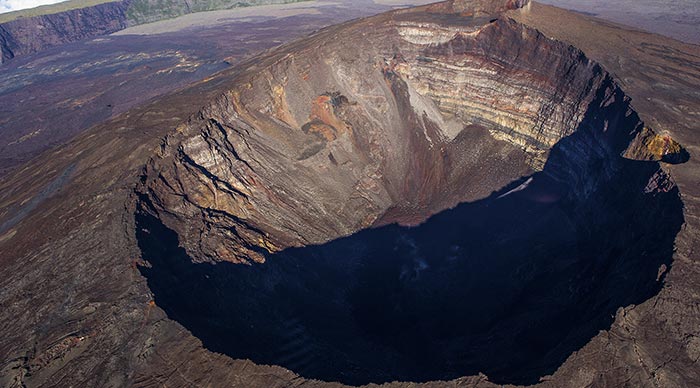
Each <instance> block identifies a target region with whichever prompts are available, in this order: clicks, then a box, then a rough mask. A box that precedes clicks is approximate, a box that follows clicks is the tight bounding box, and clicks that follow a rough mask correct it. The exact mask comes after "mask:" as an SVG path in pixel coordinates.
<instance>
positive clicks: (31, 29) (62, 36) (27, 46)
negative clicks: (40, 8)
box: [0, 1, 129, 63]
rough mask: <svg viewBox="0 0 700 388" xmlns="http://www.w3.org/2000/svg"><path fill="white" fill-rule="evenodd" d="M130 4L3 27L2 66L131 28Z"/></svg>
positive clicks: (24, 20)
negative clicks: (14, 59) (5, 63)
mask: <svg viewBox="0 0 700 388" xmlns="http://www.w3.org/2000/svg"><path fill="white" fill-rule="evenodd" d="M128 6H129V1H115V2H111V3H104V4H98V5H95V6H92V7H86V8H80V9H74V10H70V11H65V12H60V13H56V14H50V15H42V16H36V17H30V18H20V19H15V20H12V21H9V22H7V23H3V24H1V25H0V53H1V54H2V55H1V56H0V63H2V62H5V61H7V60H10V59H12V58H14V57H16V56H20V55H26V54H31V53H35V52H38V51H41V50H43V49H46V48H48V47H52V46H56V45H59V44H63V43H69V42H75V41H78V40H83V39H87V38H92V37H95V36H100V35H106V34H110V33H112V32H116V31H119V30H122V29H124V28H126V27H127V26H128V22H127V18H126V10H127V8H128Z"/></svg>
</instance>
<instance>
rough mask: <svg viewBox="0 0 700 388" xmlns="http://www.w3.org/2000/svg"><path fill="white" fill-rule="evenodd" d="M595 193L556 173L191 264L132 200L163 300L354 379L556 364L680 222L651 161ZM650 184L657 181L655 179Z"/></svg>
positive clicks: (520, 378)
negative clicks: (572, 193)
mask: <svg viewBox="0 0 700 388" xmlns="http://www.w3.org/2000/svg"><path fill="white" fill-rule="evenodd" d="M619 162H620V165H621V166H620V169H619V170H618V171H617V173H616V174H617V176H616V182H617V183H618V184H617V185H610V186H604V187H600V188H598V190H597V191H596V192H595V193H594V194H593V195H591V197H590V198H589V199H588V200H587V201H585V202H576V201H571V200H567V199H566V198H567V192H566V190H567V188H566V187H565V186H563V185H561V184H558V183H555V182H554V181H552V180H551V179H550V178H548V176H547V174H546V171H545V172H544V173H538V174H535V175H533V176H531V177H528V178H525V179H522V180H519V181H517V182H514V183H513V184H511V185H509V186H508V187H506V188H504V189H503V190H501V191H499V192H497V193H495V194H493V195H492V196H490V197H489V198H487V199H484V200H481V201H477V202H473V203H465V204H462V205H459V206H458V207H456V208H455V209H451V210H447V211H444V212H442V213H440V214H437V215H435V216H433V217H431V218H430V219H429V220H428V221H427V222H425V223H423V224H421V225H420V226H417V227H402V226H398V225H395V224H394V225H388V226H383V227H379V228H375V229H368V230H364V231H361V232H358V233H356V234H354V235H352V236H349V237H345V238H340V239H337V240H334V241H330V242H328V243H326V244H322V245H318V246H308V247H303V248H290V249H287V250H285V251H283V252H280V253H278V254H274V255H268V257H267V262H266V263H265V264H253V265H238V264H229V263H219V264H207V263H204V264H193V263H192V261H191V260H190V258H189V257H188V256H187V254H186V253H185V251H184V250H183V249H182V248H180V247H179V246H178V238H177V235H176V234H175V233H174V232H173V231H171V230H169V229H168V228H166V227H165V226H164V225H163V224H162V223H160V221H159V220H158V219H157V218H155V217H153V216H152V215H150V214H149V213H148V212H147V211H140V212H138V213H137V217H136V220H137V225H138V233H137V237H138V242H139V245H140V247H141V249H142V252H143V257H144V259H146V260H147V261H148V262H149V263H150V267H148V268H145V267H144V268H142V272H143V274H144V275H145V276H146V277H147V279H148V283H149V286H150V288H151V290H152V291H153V292H154V294H155V298H156V302H157V304H158V306H160V307H161V308H163V309H164V310H165V311H166V312H167V313H168V315H169V316H170V317H171V318H172V319H174V320H176V321H178V322H180V323H181V324H183V325H184V326H185V327H186V328H188V329H189V330H191V331H192V333H193V334H194V335H195V336H197V337H198V338H200V339H201V340H202V341H203V343H204V345H205V346H206V347H207V348H209V349H211V350H212V351H215V352H220V353H224V354H227V355H229V356H231V357H234V358H244V359H245V358H248V359H251V360H253V361H254V362H256V363H261V364H275V365H281V366H284V367H286V368H289V369H291V370H293V371H295V372H297V373H299V374H301V375H302V376H304V377H309V378H315V379H321V380H326V381H341V382H344V383H349V384H364V383H369V382H387V381H393V380H404V381H406V380H408V381H428V380H436V379H450V378H456V377H459V376H463V375H473V374H477V373H479V372H483V373H485V374H487V375H488V376H489V377H490V379H491V380H492V381H495V382H503V383H518V384H527V383H534V382H537V381H538V379H539V378H540V377H541V376H544V375H546V374H550V373H552V372H554V371H555V370H556V368H557V367H558V366H559V365H561V363H562V362H563V361H564V360H565V359H566V358H567V357H568V356H569V355H571V353H572V352H573V351H576V350H578V349H579V348H581V347H582V346H583V345H584V344H586V343H587V342H588V341H589V340H590V339H591V338H592V337H593V336H594V335H595V334H597V332H598V331H599V330H602V329H606V328H608V327H609V325H610V323H611V322H612V319H613V316H614V315H615V312H616V310H617V309H618V308H619V307H621V306H628V305H631V304H638V303H641V302H643V301H644V300H646V299H648V298H649V297H651V296H652V295H654V294H655V293H656V292H658V290H659V289H660V287H661V280H662V275H663V271H660V268H661V267H662V265H669V264H670V259H671V255H672V252H673V241H674V237H675V235H676V233H677V232H678V231H679V228H680V226H681V224H682V222H683V216H682V204H681V202H680V198H679V196H678V193H677V189H676V188H673V189H671V190H670V191H668V192H656V193H648V192H645V188H647V185H648V182H649V178H650V176H651V175H653V174H654V173H656V172H657V170H658V165H657V164H656V163H648V162H635V161H628V160H622V159H621V160H620V161H619ZM647 191H648V190H647Z"/></svg>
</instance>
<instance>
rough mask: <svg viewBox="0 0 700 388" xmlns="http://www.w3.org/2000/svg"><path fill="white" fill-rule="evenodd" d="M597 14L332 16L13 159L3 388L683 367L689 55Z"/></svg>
mask: <svg viewBox="0 0 700 388" xmlns="http://www.w3.org/2000/svg"><path fill="white" fill-rule="evenodd" d="M596 23H600V22H599V21H596V20H595V19H591V18H589V17H587V16H585V15H577V14H572V13H569V12H566V11H562V10H559V9H556V8H552V7H547V6H542V5H539V4H537V3H530V2H529V1H527V0H518V1H513V0H509V1H500V0H477V1H462V0H453V1H447V2H442V3H436V4H431V5H427V6H422V7H416V8H411V9H404V10H396V11H392V12H389V13H385V14H381V15H378V16H374V17H369V18H365V19H359V20H354V21H350V22H346V23H343V24H339V25H336V26H332V27H328V28H324V29H322V30H320V31H318V32H316V33H314V34H313V35H311V36H309V37H306V38H303V39H301V40H297V41H294V42H292V43H288V44H285V45H282V46H280V47H278V48H276V49H274V50H270V51H268V52H266V53H264V54H262V55H260V56H257V57H254V58H252V59H249V60H247V61H246V62H244V63H242V64H240V65H239V66H236V67H235V68H231V69H227V70H224V71H222V72H220V73H217V74H216V75H214V76H213V77H210V78H208V79H206V80H204V81H201V82H199V83H196V84H194V85H191V86H189V87H187V88H185V89H183V90H181V91H179V92H176V93H173V94H170V95H168V96H166V97H162V98H159V99H157V100H155V101H153V102H152V103H150V104H148V105H145V106H143V107H139V108H135V109H133V110H131V111H129V112H127V113H126V114H123V115H121V116H119V117H117V118H115V119H112V120H110V121H107V122H105V123H103V124H101V125H98V126H97V127H94V128H92V129H91V130H89V131H87V132H86V133H85V134H84V135H81V136H80V137H78V138H77V139H75V140H74V141H72V142H71V143H69V144H67V145H65V146H62V147H59V148H58V149H55V150H53V151H51V152H49V153H47V154H44V156H42V157H40V158H38V159H36V160H34V161H33V162H30V163H29V164H28V165H26V166H25V167H23V168H20V169H18V170H17V171H14V172H12V173H10V174H9V175H8V177H7V178H4V179H3V181H2V182H1V183H0V187H2V190H3V191H2V197H1V201H0V205H2V213H0V215H2V218H0V244H2V247H3V251H5V252H6V254H3V256H4V257H5V258H4V259H3V261H2V263H3V273H6V274H8V275H7V276H6V277H5V280H3V289H4V290H7V292H6V296H5V297H3V306H7V308H5V309H4V312H3V313H2V320H3V322H4V323H8V324H9V322H10V320H12V321H14V322H16V325H18V327H21V328H23V329H21V330H18V329H15V330H13V331H12V335H8V336H6V337H5V338H4V339H2V341H0V349H2V350H3V353H6V354H9V355H10V356H9V357H8V359H9V361H8V362H7V363H6V365H5V367H4V369H3V371H2V373H3V374H2V376H4V378H5V379H6V380H7V381H10V380H12V381H14V382H15V383H23V384H27V385H52V384H59V385H65V384H79V383H81V382H90V383H91V384H93V385H136V386H150V385H161V384H165V385H168V386H171V385H177V386H190V385H196V386H199V385H216V386H219V385H221V386H231V385H234V386H245V387H257V386H260V387H263V386H264V387H268V386H280V387H282V386H325V385H333V386H338V385H341V384H346V385H355V386H357V385H364V384H382V383H387V384H393V385H395V386H407V385H408V384H411V383H426V384H427V385H426V386H442V385H445V386H454V385H460V386H495V385H502V384H512V385H532V384H538V383H539V384H542V385H543V386H557V387H561V386H572V387H574V386H600V385H604V386H606V385H621V384H631V385H634V386H676V385H682V384H681V383H683V384H686V385H693V382H700V376H698V374H697V371H696V369H697V368H695V367H694V365H695V364H696V363H697V360H698V355H699V354H700V353H698V349H699V348H698V346H700V342H699V341H698V340H697V338H699V337H698V336H697V333H696V331H697V327H698V326H697V325H695V324H694V323H693V322H695V323H697V322H698V320H699V318H700V316H699V315H698V314H697V312H698V311H697V295H698V293H697V291H698V283H697V262H698V260H700V257H698V256H697V253H696V252H695V251H694V250H693V246H694V241H697V229H695V227H694V226H692V225H695V224H696V223H697V220H698V219H700V218H698V217H697V216H696V215H695V214H696V212H697V210H698V209H699V208H698V206H697V203H696V202H697V198H698V197H696V196H694V194H692V193H696V192H697V190H698V187H696V186H697V182H696V181H693V179H695V178H697V176H698V171H700V169H698V167H697V166H696V165H695V161H694V160H693V159H691V152H692V151H693V149H695V148H697V147H696V146H695V144H697V141H696V140H693V138H692V136H691V134H692V128H693V125H695V121H694V120H692V119H691V117H692V116H693V115H694V114H695V115H696V114H697V112H695V113H692V112H694V111H693V109H696V108H697V107H698V106H700V104H698V102H699V101H700V95H698V93H697V90H700V89H695V88H696V86H698V85H700V70H698V69H699V68H700V67H697V66H695V65H693V64H697V63H698V60H697V58H700V53H698V49H697V47H695V46H689V45H684V44H681V43H678V42H673V41H670V40H668V39H665V38H661V37H657V36H653V35H649V34H645V33H642V32H638V31H629V30H622V29H620V27H617V26H614V25H608V24H603V25H598V24H596ZM592 26H595V27H592ZM592 29H594V31H595V32H592V33H589V32H587V31H592ZM613 32H614V33H613ZM658 42H662V43H663V44H664V45H662V44H660V43H658ZM579 46H580V47H579ZM611 58H612V59H611ZM659 85H663V87H662V86H659ZM638 101H639V103H638ZM684 112H685V113H684ZM693 182H695V183H693ZM693 223H695V224H693ZM37 229H41V230H43V231H44V233H40V234H37ZM38 279H41V280H38ZM30 301H33V302H30ZM8 327H9V326H8ZM21 338H24V340H20V339H21ZM27 338H29V339H27ZM98 370H99V372H98ZM402 382H406V383H402ZM431 384H432V385H431Z"/></svg>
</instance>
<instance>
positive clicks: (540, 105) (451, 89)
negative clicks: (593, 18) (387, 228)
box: [144, 13, 644, 262]
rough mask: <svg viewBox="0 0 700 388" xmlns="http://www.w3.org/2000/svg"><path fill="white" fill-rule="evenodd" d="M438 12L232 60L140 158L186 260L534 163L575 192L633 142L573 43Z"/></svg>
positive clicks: (380, 218) (348, 220)
mask: <svg viewBox="0 0 700 388" xmlns="http://www.w3.org/2000/svg"><path fill="white" fill-rule="evenodd" d="M445 15H450V14H439V15H438V16H435V15H433V16H432V17H431V18H427V19H423V20H421V21H415V20H412V18H411V14H410V13H406V14H402V13H397V14H396V15H395V16H394V18H393V19H392V20H391V21H389V22H387V23H385V24H386V25H380V24H379V21H374V20H373V21H368V23H370V24H372V33H367V32H365V27H366V26H364V25H353V26H348V27H340V28H333V29H329V30H328V31H326V32H324V33H323V34H319V35H318V36H316V37H314V38H312V41H311V42H310V43H308V42H305V44H304V45H303V46H300V45H297V46H295V45H292V46H290V47H288V48H286V49H285V50H284V54H278V55H276V56H274V57H271V58H268V59H267V61H266V62H265V63H264V64H262V65H257V66H253V67H252V68H251V69H249V70H247V71H244V72H243V74H241V75H240V76H238V77H237V79H236V80H235V81H234V82H233V83H232V85H233V87H232V89H231V90H229V91H227V92H226V93H224V94H223V95H222V96H221V97H220V98H219V99H218V100H217V101H216V102H215V103H214V104H211V105H209V106H208V107H207V108H205V109H203V110H202V111H201V113H200V116H199V117H196V118H193V119H192V120H190V121H189V122H188V123H186V124H183V125H182V126H181V127H180V128H179V129H178V132H179V133H178V134H177V135H174V136H170V137H169V138H168V139H167V140H166V142H165V143H164V146H163V150H162V156H161V158H158V159H154V161H153V163H152V164H151V165H150V166H149V167H148V171H146V173H145V179H146V180H147V182H146V184H145V186H144V190H145V192H146V193H147V195H148V197H149V201H150V202H151V203H152V206H155V207H156V208H157V209H158V211H159V213H161V214H163V217H164V218H165V219H166V220H167V222H166V223H167V224H169V225H170V226H171V227H173V228H174V229H176V230H177V231H178V232H179V233H181V234H182V236H181V237H182V239H181V240H182V243H183V244H184V245H185V247H186V248H188V251H189V253H190V254H192V255H193V257H196V258H197V260H230V261H235V262H239V261H243V262H245V261H248V260H253V261H262V260H263V258H262V256H261V254H260V252H261V251H262V252H264V251H276V250H278V249H281V248H285V247H289V246H299V245H306V244H310V243H321V242H324V241H327V240H328V239H331V238H334V237H338V236H343V235H348V234H350V233H353V232H355V231H357V230H360V229H363V228H366V227H369V226H372V225H380V224H385V223H390V222H394V221H399V222H403V223H408V224H413V223H416V222H420V221H422V220H424V219H425V218H426V217H427V216H429V215H430V214H433V213H435V212H437V211H440V210H443V209H446V208H449V207H452V206H454V205H456V204H457V203H459V202H463V201H471V200H476V199H480V198H484V197H486V196H487V195H489V194H490V193H491V192H493V191H496V190H498V189H500V188H502V187H504V186H505V185H506V184H508V183H509V182H511V181H514V180H516V179H517V178H519V177H521V176H524V175H528V174H530V173H532V172H535V171H539V170H542V169H543V168H545V169H546V171H547V174H548V175H550V176H551V177H553V178H554V179H556V180H557V181H561V182H562V183H563V184H566V185H569V186H570V189H571V193H572V194H571V195H573V196H577V197H579V198H585V197H587V196H588V195H590V194H591V193H592V192H593V191H595V190H596V188H597V187H599V185H601V184H602V183H603V182H606V181H608V180H609V179H610V178H611V176H612V175H613V174H614V173H615V171H616V169H617V165H616V163H618V162H617V158H619V155H620V154H622V153H624V152H625V151H626V150H627V149H628V148H630V147H632V148H635V149H636V148H640V147H642V145H639V144H642V143H643V142H642V141H641V140H639V139H638V135H639V134H640V133H642V131H643V128H644V126H643V123H642V122H641V121H640V120H639V118H638V116H637V115H636V113H635V112H634V111H633V110H632V108H631V107H630V102H629V99H628V98H626V97H625V95H624V93H623V92H622V91H621V90H620V88H619V87H618V86H617V84H616V83H615V82H613V80H612V79H611V77H610V76H609V75H608V74H607V73H606V72H605V71H604V70H602V69H601V68H600V66H598V65H597V64H595V63H593V62H591V61H590V60H588V59H587V58H586V57H585V56H584V55H583V54H582V53H581V52H580V51H578V50H576V49H575V48H573V47H570V46H567V45H565V44H563V43H560V42H556V41H553V40H551V39H548V38H546V37H544V36H543V35H541V34H540V33H538V32H537V31H535V30H532V29H528V28H526V27H524V26H522V25H519V24H517V23H515V22H513V21H511V20H506V19H499V20H496V21H493V22H489V19H488V18H485V19H482V18H478V17H477V18H474V19H468V20H470V23H471V24H466V25H465V24H464V23H457V22H455V20H463V19H454V20H451V19H450V18H449V17H446V16H445ZM375 23H376V24H375ZM332 37H342V38H341V39H336V40H334V39H332ZM298 46H299V47H298ZM572 134H576V136H571V135H572ZM569 137H570V138H569ZM638 143H639V144H638ZM555 145H557V148H558V149H560V150H561V152H558V153H557V154H556V155H555V156H554V157H551V158H550V157H549V154H550V150H551V149H552V148H553V147H554V146H555ZM545 165H547V166H545ZM594 165H595V166H599V168H598V169H597V170H596V173H595V174H589V171H590V166H594ZM330 198H333V200H329V199H330Z"/></svg>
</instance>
